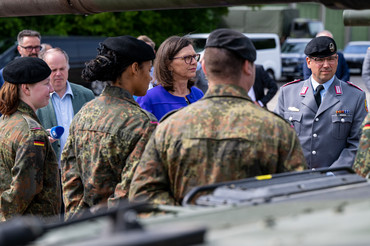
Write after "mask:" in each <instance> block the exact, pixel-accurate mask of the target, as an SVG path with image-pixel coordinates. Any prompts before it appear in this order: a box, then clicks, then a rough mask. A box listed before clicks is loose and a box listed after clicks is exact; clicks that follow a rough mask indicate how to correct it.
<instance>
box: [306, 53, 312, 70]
mask: <svg viewBox="0 0 370 246" xmlns="http://www.w3.org/2000/svg"><path fill="white" fill-rule="evenodd" d="M306 62H307V67H308V68H309V69H311V59H310V58H309V57H308V56H307V57H306Z"/></svg>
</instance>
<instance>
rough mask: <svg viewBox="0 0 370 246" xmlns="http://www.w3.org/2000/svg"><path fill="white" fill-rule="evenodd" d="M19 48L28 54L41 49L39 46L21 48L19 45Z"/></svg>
mask: <svg viewBox="0 0 370 246" xmlns="http://www.w3.org/2000/svg"><path fill="white" fill-rule="evenodd" d="M19 46H21V47H22V48H23V49H25V50H26V51H28V52H31V51H32V50H36V51H40V50H41V48H42V47H41V45H39V46H22V45H19Z"/></svg>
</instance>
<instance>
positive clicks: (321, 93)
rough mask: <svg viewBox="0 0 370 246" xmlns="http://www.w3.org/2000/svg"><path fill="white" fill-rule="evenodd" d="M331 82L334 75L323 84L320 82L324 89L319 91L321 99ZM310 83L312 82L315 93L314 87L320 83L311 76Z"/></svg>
mask: <svg viewBox="0 0 370 246" xmlns="http://www.w3.org/2000/svg"><path fill="white" fill-rule="evenodd" d="M333 82H334V76H333V78H331V79H329V80H328V81H326V82H325V83H324V84H322V85H323V86H324V89H322V90H321V91H320V96H321V101H322V100H323V98H324V96H325V94H326V92H327V91H328V89H329V87H330V86H331V84H333ZM311 83H312V88H313V92H314V93H315V90H316V87H318V86H319V85H320V84H319V82H317V81H316V80H314V79H313V77H312V76H311Z"/></svg>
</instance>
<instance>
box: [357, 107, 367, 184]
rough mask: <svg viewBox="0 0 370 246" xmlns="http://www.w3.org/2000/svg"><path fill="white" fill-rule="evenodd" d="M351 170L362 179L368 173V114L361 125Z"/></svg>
mask: <svg viewBox="0 0 370 246" xmlns="http://www.w3.org/2000/svg"><path fill="white" fill-rule="evenodd" d="M353 169H354V170H355V171H356V173H357V174H358V175H361V176H363V177H366V176H367V175H368V174H369V173H370V114H368V115H367V117H366V118H365V120H364V122H363V123H362V136H361V139H360V145H359V147H358V150H357V155H356V159H355V163H354V164H353Z"/></svg>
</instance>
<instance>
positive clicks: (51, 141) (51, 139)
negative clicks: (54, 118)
mask: <svg viewBox="0 0 370 246" xmlns="http://www.w3.org/2000/svg"><path fill="white" fill-rule="evenodd" d="M46 131H47V133H48V135H49V136H48V138H49V142H50V143H51V144H52V143H54V142H56V141H58V139H55V138H52V137H50V129H46Z"/></svg>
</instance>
